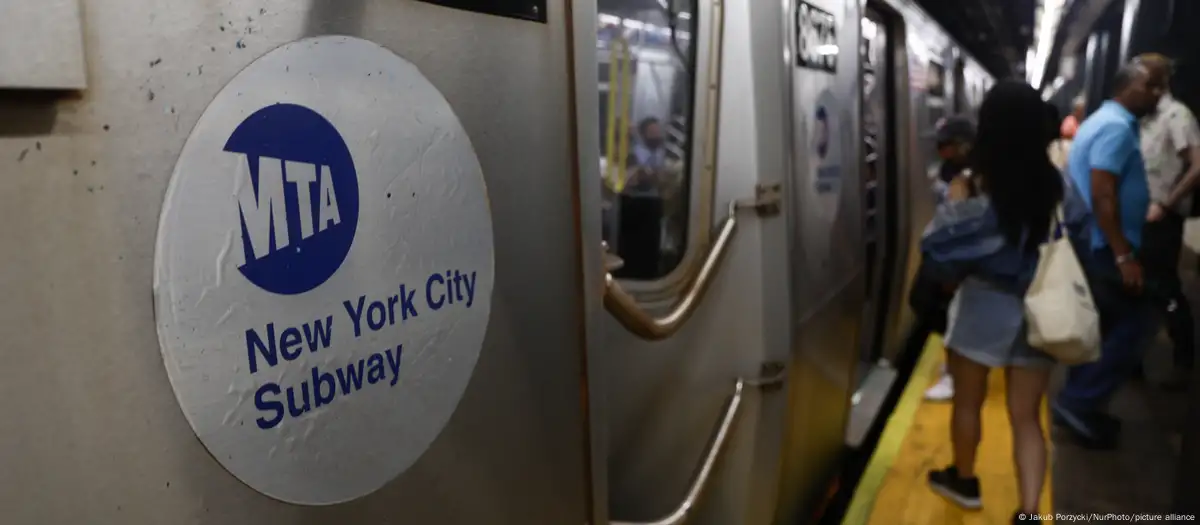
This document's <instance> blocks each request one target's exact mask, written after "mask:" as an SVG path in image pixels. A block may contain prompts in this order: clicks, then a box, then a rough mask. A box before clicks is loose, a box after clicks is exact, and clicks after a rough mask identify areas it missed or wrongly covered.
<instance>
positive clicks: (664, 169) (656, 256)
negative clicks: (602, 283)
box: [618, 117, 683, 279]
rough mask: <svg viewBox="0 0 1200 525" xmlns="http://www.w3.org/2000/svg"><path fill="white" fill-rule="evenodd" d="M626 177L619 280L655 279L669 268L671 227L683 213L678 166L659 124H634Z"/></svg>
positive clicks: (653, 121) (653, 120) (647, 120)
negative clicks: (623, 278) (635, 134)
mask: <svg viewBox="0 0 1200 525" xmlns="http://www.w3.org/2000/svg"><path fill="white" fill-rule="evenodd" d="M626 163H627V164H626V168H627V171H628V173H629V177H628V178H627V179H626V182H625V187H624V190H623V191H622V193H621V197H620V199H621V203H620V210H621V211H620V226H619V234H618V235H619V237H620V241H619V242H618V247H619V249H618V253H619V254H620V256H621V257H622V258H624V259H625V267H624V268H623V269H622V270H621V271H620V272H619V273H620V276H621V277H628V278H638V279H653V278H656V277H659V276H660V275H661V273H662V270H663V266H665V265H667V266H669V264H668V263H670V262H671V261H672V260H673V259H674V257H673V256H672V254H673V250H672V248H673V247H674V246H675V245H678V244H682V243H681V242H679V240H678V239H675V238H673V237H672V232H673V230H674V228H672V225H674V224H675V223H677V222H679V220H678V219H677V217H676V216H677V215H679V214H680V211H681V209H682V208H683V206H682V205H683V199H682V198H681V197H682V193H683V192H682V189H681V188H682V186H681V184H680V179H681V173H682V169H681V167H682V165H681V163H680V162H678V161H676V160H674V159H672V158H671V156H670V155H669V154H668V151H667V148H666V138H665V133H664V130H663V128H662V124H661V123H660V122H659V120H658V119H657V118H655V117H647V118H645V119H643V120H642V121H641V122H639V123H638V127H637V140H635V141H634V144H633V151H632V152H631V153H630V155H629V157H628V158H627V159H626Z"/></svg>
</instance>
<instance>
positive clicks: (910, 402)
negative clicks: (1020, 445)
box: [842, 336, 1054, 525]
mask: <svg viewBox="0 0 1200 525" xmlns="http://www.w3.org/2000/svg"><path fill="white" fill-rule="evenodd" d="M943 361H944V356H943V347H942V340H941V338H940V337H937V336H931V337H930V338H929V340H928V341H926V343H925V348H924V349H923V350H922V353H921V358H920V360H919V361H918V362H917V365H916V367H915V368H914V369H913V374H912V377H911V378H910V380H909V382H908V384H907V385H905V388H904V391H903V393H901V395H900V399H899V400H898V402H897V403H896V408H895V410H894V411H893V412H892V415H891V417H889V418H888V421H887V426H886V427H884V432H883V435H882V436H880V439H879V443H878V445H877V446H876V448H875V452H874V453H873V454H872V456H871V460H870V462H869V463H868V464H867V468H866V469H865V470H864V471H863V475H862V477H861V479H860V481H859V483H858V487H857V488H856V490H855V493H854V498H853V499H852V500H851V502H850V506H849V507H848V508H847V511H846V515H845V516H844V517H843V519H842V525H863V524H865V523H867V522H869V521H870V519H871V516H872V513H873V511H874V507H875V502H876V499H877V498H878V496H879V494H880V492H881V490H882V489H883V485H884V480H885V479H886V477H887V474H888V472H889V471H891V470H892V467H893V465H894V463H895V460H896V457H897V455H898V454H899V453H900V452H901V450H902V448H903V445H904V443H905V438H906V437H907V435H908V433H909V430H910V429H911V427H912V425H913V422H914V420H915V418H916V416H917V412H918V411H919V409H920V408H921V406H922V404H923V402H924V392H925V389H926V388H927V387H928V385H929V384H931V383H932V382H933V380H934V378H935V376H936V375H937V374H938V373H939V372H938V368H939V366H940V365H941V364H942V362H943ZM1048 412H1049V411H1048V409H1047V404H1046V403H1044V402H1043V408H1042V420H1043V426H1044V428H1046V429H1047V433H1048V430H1049V428H1050V426H1049V425H1050V421H1049V419H1050V418H1049V417H1048V416H1049V414H1048ZM1047 440H1048V441H1049V436H1047ZM1047 447H1048V450H1047V452H1048V454H1047V455H1048V458H1047V459H1048V460H1049V461H1050V465H1047V466H1048V467H1050V466H1052V465H1053V461H1054V444H1053V443H1052V442H1048V443H1047ZM1047 470H1048V472H1047V473H1046V476H1047V478H1046V484H1045V485H1044V486H1043V489H1042V504H1041V508H1040V509H1039V511H1040V512H1041V513H1042V514H1043V515H1048V514H1052V513H1053V509H1054V503H1053V502H1054V494H1053V490H1052V487H1053V483H1052V481H1053V478H1052V476H1051V475H1050V469H1047ZM1049 523H1050V524H1051V525H1052V524H1053V520H1049Z"/></svg>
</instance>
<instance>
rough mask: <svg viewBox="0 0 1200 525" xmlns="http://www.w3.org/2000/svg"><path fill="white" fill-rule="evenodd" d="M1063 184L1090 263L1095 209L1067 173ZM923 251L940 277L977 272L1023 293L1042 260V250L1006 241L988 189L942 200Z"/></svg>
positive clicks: (1069, 216) (1078, 249) (1070, 227)
mask: <svg viewBox="0 0 1200 525" xmlns="http://www.w3.org/2000/svg"><path fill="white" fill-rule="evenodd" d="M1063 189H1064V192H1063V193H1064V199H1063V218H1064V219H1065V222H1066V224H1065V226H1066V228H1067V233H1068V234H1069V235H1070V238H1071V243H1072V245H1073V246H1074V248H1075V253H1076V255H1077V256H1078V257H1079V258H1080V262H1081V263H1083V264H1085V265H1086V264H1087V262H1088V261H1087V258H1088V257H1089V255H1090V253H1091V249H1090V244H1089V240H1090V234H1091V228H1090V226H1091V225H1092V220H1093V219H1092V214H1091V211H1090V210H1089V209H1088V206H1087V203H1086V202H1084V200H1083V197H1082V196H1081V195H1080V193H1079V191H1078V189H1076V188H1075V186H1074V185H1073V184H1071V182H1070V180H1069V179H1067V178H1065V177H1064V178H1063ZM1049 226H1050V225H1049V224H1047V225H1046V227H1047V228H1049ZM1057 237H1058V236H1057V235H1056V238H1057ZM921 252H922V254H923V255H924V256H925V257H926V259H927V263H928V264H930V266H931V269H932V270H933V273H934V275H935V276H937V277H938V280H939V281H942V282H946V283H957V282H960V281H962V280H963V279H965V278H968V277H975V278H977V279H979V280H982V281H984V282H987V283H989V284H991V285H993V286H996V287H998V288H1000V289H1002V290H1004V291H1007V292H1009V293H1011V294H1014V295H1018V296H1024V295H1025V290H1026V289H1027V288H1028V287H1029V283H1030V282H1031V281H1032V280H1033V274H1034V272H1035V271H1036V269H1037V263H1038V255H1037V253H1036V252H1035V253H1028V252H1022V251H1021V250H1020V249H1019V247H1017V246H1012V245H1010V244H1009V243H1008V242H1007V241H1005V239H1004V235H1003V233H1002V232H1001V231H1000V225H999V222H998V221H997V219H996V214H995V212H994V211H993V210H992V207H991V202H990V200H989V199H988V197H987V196H986V195H984V196H979V197H973V198H970V199H966V200H962V201H955V202H950V201H946V202H943V203H941V204H939V205H938V207H937V211H936V212H935V213H934V217H933V220H932V221H931V222H930V223H929V225H928V226H927V227H926V228H925V233H924V235H923V237H922V239H921Z"/></svg>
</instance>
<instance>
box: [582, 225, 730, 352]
mask: <svg viewBox="0 0 1200 525" xmlns="http://www.w3.org/2000/svg"><path fill="white" fill-rule="evenodd" d="M738 208H739V204H738V202H737V201H733V202H730V203H729V214H728V215H727V216H726V217H725V220H724V222H722V223H721V227H720V233H718V234H717V239H716V240H715V241H714V242H713V244H712V246H710V247H709V249H708V253H707V254H705V256H704V260H703V262H701V263H700V271H699V272H697V273H696V277H695V278H694V279H692V282H691V283H689V284H688V286H687V288H685V289H684V291H683V296H682V298H680V300H679V302H677V303H675V306H673V307H672V308H671V310H670V311H669V312H667V313H666V314H665V315H663V316H661V317H655V316H653V315H650V313H649V312H647V311H646V310H645V309H643V308H642V307H641V305H639V304H638V303H637V300H636V299H634V298H633V296H631V295H629V292H626V291H625V289H624V288H622V287H621V283H619V282H617V279H616V278H615V277H613V275H612V273H610V272H605V274H604V308H605V309H606V310H608V312H609V313H611V314H612V316H613V317H615V318H616V319H617V321H618V322H619V323H621V325H622V326H624V327H625V329H627V330H629V331H630V332H633V333H634V335H637V336H638V337H641V338H643V339H648V340H651V341H661V340H663V339H666V338H668V337H671V336H672V335H675V333H676V332H678V331H679V328H680V327H682V326H683V324H684V323H685V322H686V321H687V320H688V318H690V317H691V316H692V314H694V313H696V307H697V306H699V305H700V299H701V298H702V297H704V293H705V292H706V291H708V286H709V285H710V284H712V280H713V276H714V275H715V274H716V273H717V268H718V267H719V266H720V262H721V261H722V259H723V258H724V257H725V253H726V252H728V251H729V250H728V248H729V240H730V239H732V238H733V233H734V232H735V231H737V222H738V221H737V210H738Z"/></svg>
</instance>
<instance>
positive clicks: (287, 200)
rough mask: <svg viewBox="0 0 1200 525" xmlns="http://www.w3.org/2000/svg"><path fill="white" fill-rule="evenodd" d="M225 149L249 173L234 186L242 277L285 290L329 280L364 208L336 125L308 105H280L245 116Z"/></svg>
mask: <svg viewBox="0 0 1200 525" xmlns="http://www.w3.org/2000/svg"><path fill="white" fill-rule="evenodd" d="M225 151H227V152H229V153H232V154H235V155H237V156H238V159H239V160H238V169H239V170H242V173H241V174H240V177H239V179H238V180H242V181H247V179H248V183H242V184H240V185H239V187H237V188H234V191H235V192H236V197H237V203H238V211H239V213H240V215H241V217H240V218H241V230H242V246H241V248H242V249H241V250H237V249H236V248H235V249H234V251H235V252H240V255H243V256H244V257H245V258H244V259H242V261H243V263H242V264H241V265H239V267H238V270H239V271H241V272H242V275H244V276H245V277H246V279H249V280H250V282H252V283H254V284H255V285H256V286H258V287H259V288H262V289H263V290H266V291H268V292H272V293H277V294H282V295H295V294H301V293H304V292H307V291H310V290H312V289H314V288H316V287H318V286H320V285H321V284H323V283H324V282H325V281H327V280H329V278H330V277H332V276H333V274H334V272H336V271H337V269H338V268H339V267H340V266H341V265H342V262H344V261H345V260H346V255H348V254H349V253H350V246H351V245H352V244H354V233H355V231H356V230H357V229H358V207H359V202H358V174H357V173H356V172H355V170H354V160H353V159H352V158H351V157H350V150H349V149H348V148H347V147H346V142H345V141H344V140H342V137H341V135H340V134H339V133H338V131H337V129H336V128H334V127H333V124H330V123H329V121H328V120H325V118H324V117H322V116H321V115H319V114H317V113H316V112H315V111H313V110H311V109H308V108H306V107H304V106H298V105H295V104H275V105H273V106H267V107H265V108H262V109H260V110H258V111H256V112H254V114H252V115H250V116H249V117H247V118H246V120H244V121H242V123H241V124H240V125H238V127H237V129H235V130H234V131H233V134H232V135H231V136H230V137H229V140H228V141H227V142H226V143H225ZM236 255H238V254H237V253H235V256H236Z"/></svg>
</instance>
